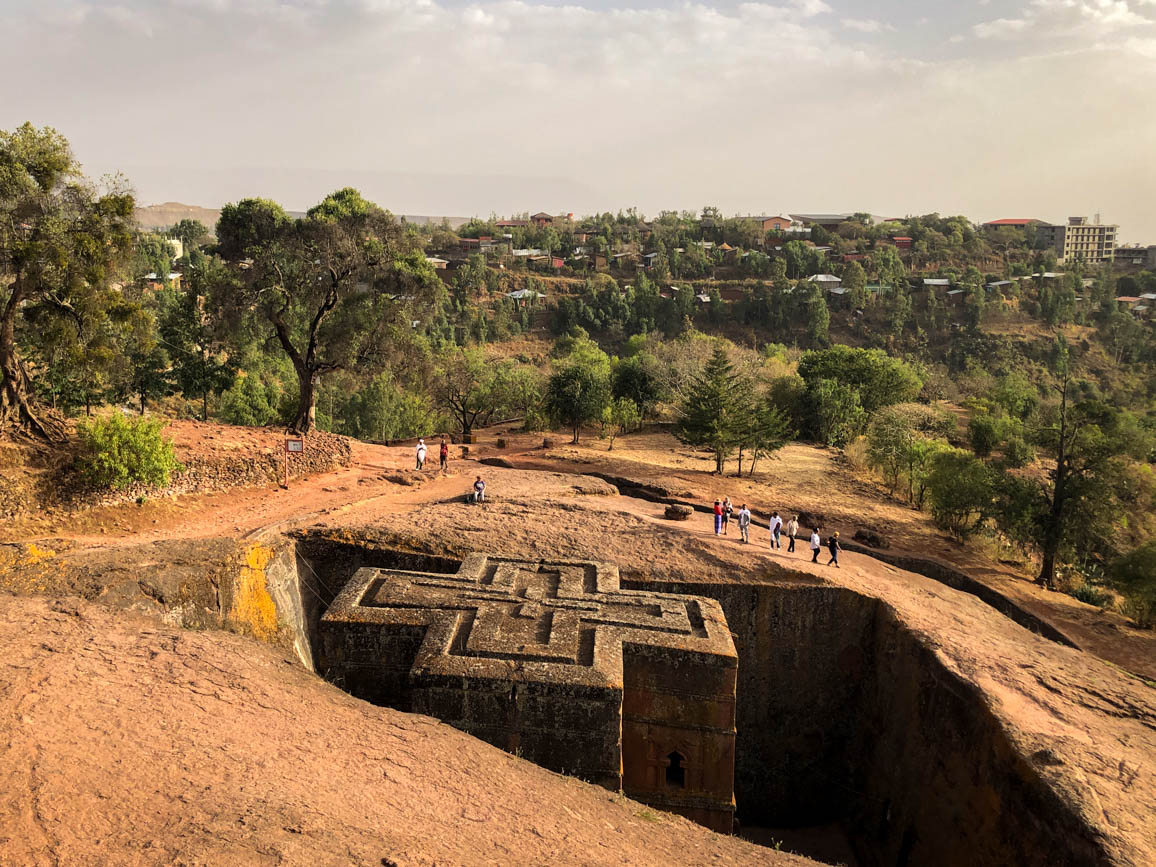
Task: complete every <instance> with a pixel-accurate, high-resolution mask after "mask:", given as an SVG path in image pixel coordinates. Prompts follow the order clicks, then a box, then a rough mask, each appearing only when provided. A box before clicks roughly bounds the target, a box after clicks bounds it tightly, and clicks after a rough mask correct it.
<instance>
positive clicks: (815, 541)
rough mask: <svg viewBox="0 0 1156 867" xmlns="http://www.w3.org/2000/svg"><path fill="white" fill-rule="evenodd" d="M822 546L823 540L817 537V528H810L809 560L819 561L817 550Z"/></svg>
mask: <svg viewBox="0 0 1156 867" xmlns="http://www.w3.org/2000/svg"><path fill="white" fill-rule="evenodd" d="M822 548H823V540H822V539H820V538H819V528H818V527H815V528H813V529H812V530H811V562H812V563H818V562H819V551H820V550H822Z"/></svg>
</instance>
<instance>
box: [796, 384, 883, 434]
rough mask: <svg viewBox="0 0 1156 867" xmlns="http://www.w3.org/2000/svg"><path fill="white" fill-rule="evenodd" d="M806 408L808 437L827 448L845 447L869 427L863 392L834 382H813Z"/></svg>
mask: <svg viewBox="0 0 1156 867" xmlns="http://www.w3.org/2000/svg"><path fill="white" fill-rule="evenodd" d="M806 405H807V409H806V431H807V434H808V435H809V436H810V437H811V438H812V439H814V440H817V441H818V442H821V443H823V444H825V445H829V446H836V447H841V446H845V445H846V444H847V443H849V442H850V441H851V440H853V439H854V438H855V437H857V436H858V435H859V434H861V433H862V432H863V429H864V428H865V427H866V426H867V418H868V416H867V412H866V411H865V410H864V409H863V407H862V405H861V404H860V403H859V392H858V391H856V390H855V389H854V388H852V387H850V386H848V385H843V384H842V383H840V382H836V381H835V380H833V379H816V380H812V381H811V382H810V383H809V384H808V386H807V396H806Z"/></svg>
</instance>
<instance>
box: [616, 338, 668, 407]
mask: <svg viewBox="0 0 1156 867" xmlns="http://www.w3.org/2000/svg"><path fill="white" fill-rule="evenodd" d="M657 366H658V359H656V358H655V357H654V356H653V355H650V354H649V353H639V354H636V355H632V356H630V357H629V358H623V359H622V360H621V361H619V362H618V363H617V364H615V365H614V373H613V374H612V375H611V391H612V393H613V395H614V397H615V398H628V399H629V400H630V401H631V402H632V403H633V404H634V405H635V406H636V407H638V410H639V412H640V413H642V415H643V416H645V415H646V414H647V413H648V412H650V410H651V409H652V408H653V407H654V405H655V403H657V402H658V401H659V400H660V399H661V398H662V394H663V388H662V380H661V379H659V377H658V373H657V371H656V367H657Z"/></svg>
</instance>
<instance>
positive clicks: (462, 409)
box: [434, 348, 510, 437]
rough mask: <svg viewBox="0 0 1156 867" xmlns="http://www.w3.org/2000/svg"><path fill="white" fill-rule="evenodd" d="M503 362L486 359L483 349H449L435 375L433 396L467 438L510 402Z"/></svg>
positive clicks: (506, 374)
mask: <svg viewBox="0 0 1156 867" xmlns="http://www.w3.org/2000/svg"><path fill="white" fill-rule="evenodd" d="M507 378H508V373H507V372H506V370H505V366H504V365H495V364H492V363H491V362H489V361H487V360H486V357H485V355H484V354H483V353H482V351H481V350H480V349H477V348H469V349H458V350H454V351H452V352H448V353H447V354H446V355H445V356H444V357H443V358H442V359H441V362H440V364H439V365H438V368H437V371H436V372H435V374H434V399H435V400H436V401H437V402H438V404H439V405H440V406H441V407H442V408H443V409H444V410H445V411H446V412H448V413H449V414H450V416H451V417H452V418H453V419H454V421H455V422H456V423H457V426H458V429H459V430H460V431H461V433H462V435H463V436H465V437H468V436H469V435H470V434H471V433H472V432H473V430H474V428H475V427H484V426H485V425H487V424H489V423H490V421H492V420H493V418H494V416H495V415H496V414H497V413H499V412H501V411H502V410H504V409H505V408H506V407H507V406H508V405H509V403H510V394H509V393H508V391H507V388H506V387H505V385H506V381H507Z"/></svg>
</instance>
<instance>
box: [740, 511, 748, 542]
mask: <svg viewBox="0 0 1156 867" xmlns="http://www.w3.org/2000/svg"><path fill="white" fill-rule="evenodd" d="M750 532H751V510H750V509H748V508H747V504H746V503H743V505H742V508H741V509H739V533H741V534H742V537H743V544H749V543H750V541H751V540H750Z"/></svg>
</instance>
